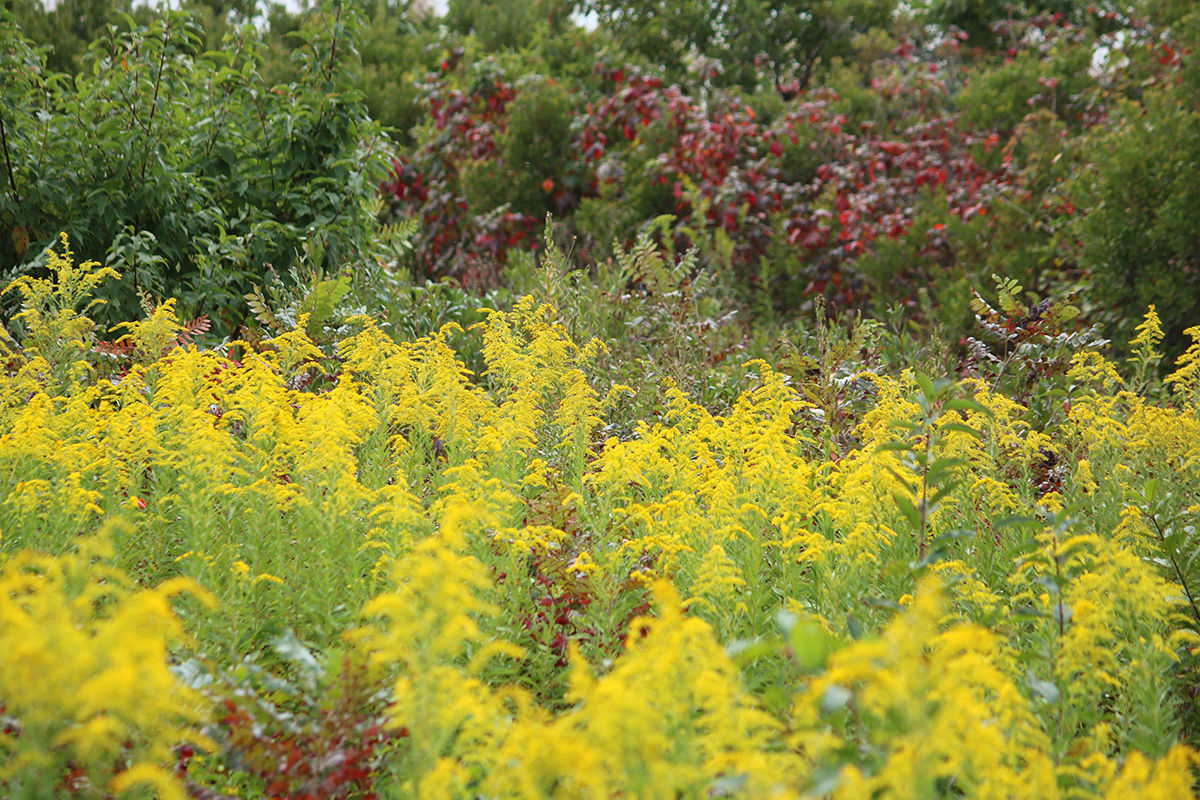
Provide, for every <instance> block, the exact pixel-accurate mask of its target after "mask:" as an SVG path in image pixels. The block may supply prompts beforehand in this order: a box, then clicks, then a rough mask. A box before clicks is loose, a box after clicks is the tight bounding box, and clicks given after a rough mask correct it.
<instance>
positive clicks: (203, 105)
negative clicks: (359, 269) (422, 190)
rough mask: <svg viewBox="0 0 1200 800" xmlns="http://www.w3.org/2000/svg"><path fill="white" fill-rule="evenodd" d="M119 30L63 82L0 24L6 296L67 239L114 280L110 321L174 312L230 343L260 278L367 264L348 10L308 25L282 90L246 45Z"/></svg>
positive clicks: (239, 38)
mask: <svg viewBox="0 0 1200 800" xmlns="http://www.w3.org/2000/svg"><path fill="white" fill-rule="evenodd" d="M128 22H129V23H130V27H131V30H130V31H129V32H127V33H121V32H114V33H113V34H112V35H110V36H109V37H108V38H107V39H102V40H100V41H97V42H95V43H94V44H93V45H92V48H91V51H90V53H89V56H88V58H89V60H90V64H91V69H90V70H88V71H85V72H84V73H82V74H81V75H79V76H78V78H77V79H76V80H75V81H73V82H72V81H69V80H67V79H66V78H65V77H63V76H60V75H55V74H52V73H50V72H49V71H48V70H47V69H46V68H45V65H44V62H43V60H42V55H41V54H40V53H39V52H37V51H36V50H35V49H34V47H33V45H32V44H31V43H30V42H29V41H27V40H26V39H25V38H24V37H23V35H22V33H21V31H20V29H19V28H18V27H17V25H16V23H15V21H14V20H13V18H12V17H11V16H9V15H7V14H5V15H3V16H2V17H0V28H2V30H0V36H2V42H3V46H2V47H3V49H2V50H0V78H2V85H0V125H2V126H3V132H4V138H5V151H4V169H3V171H2V172H3V178H0V234H2V237H3V238H2V239H0V278H2V279H3V282H7V281H9V280H11V279H12V278H13V277H15V276H16V275H18V274H20V273H22V272H27V271H29V270H30V269H36V268H37V265H38V263H39V262H38V258H37V257H38V254H39V253H41V252H42V250H43V248H44V247H45V246H47V245H48V244H50V243H51V242H53V241H54V240H55V239H56V238H57V236H58V234H59V233H60V232H61V231H66V232H67V233H68V234H69V235H70V238H71V242H72V243H73V245H74V247H75V248H76V250H77V251H78V252H79V253H80V255H81V256H83V257H84V258H99V259H102V260H105V261H106V262H107V264H108V265H109V266H112V267H116V268H117V269H118V270H119V271H120V272H122V274H123V278H122V280H121V281H120V282H114V284H113V285H112V288H111V289H109V290H108V291H107V292H106V293H105V296H104V298H103V299H104V300H106V301H107V311H106V312H105V315H104V316H105V321H112V320H117V319H127V318H134V317H136V316H138V315H139V313H138V312H139V304H140V302H141V297H142V296H143V295H149V296H150V297H151V298H152V299H153V298H154V297H164V296H177V297H178V298H179V299H180V303H181V306H182V307H183V308H189V307H190V308H193V309H195V308H199V306H201V305H202V306H203V310H204V311H206V312H209V313H210V314H212V315H213V318H214V322H215V323H216V330H217V332H218V333H229V332H231V331H232V330H234V329H235V328H236V327H237V326H238V324H239V323H240V322H242V321H243V320H244V319H245V317H246V308H245V302H244V298H243V295H244V294H245V293H246V292H247V291H249V290H250V288H251V286H252V285H253V284H254V283H257V282H261V281H262V279H263V275H264V274H266V273H267V271H268V269H269V268H270V267H273V268H274V270H275V272H276V273H277V274H280V275H287V274H288V273H289V269H290V268H291V267H292V266H293V265H296V264H298V263H301V262H307V263H306V264H305V266H306V268H307V269H309V271H314V272H315V271H322V270H327V269H331V268H333V267H336V266H340V265H344V264H346V263H348V262H351V261H353V260H356V259H361V257H362V255H363V252H364V250H365V247H366V245H367V242H368V240H369V236H370V234H371V231H372V229H373V226H374V219H373V217H372V215H371V213H370V210H369V207H368V205H367V204H366V202H365V201H367V200H369V199H370V198H371V197H372V196H373V195H374V193H375V190H376V186H377V185H378V180H379V179H381V178H382V176H383V175H384V174H385V169H386V164H387V161H386V147H385V146H386V139H385V138H384V136H383V135H382V133H381V132H380V130H379V128H378V126H377V125H376V124H375V123H373V122H372V121H371V120H370V118H369V117H368V115H367V113H366V107H365V104H364V103H363V101H362V99H361V95H360V93H359V92H357V91H356V89H355V88H354V86H355V78H356V70H357V56H356V52H355V37H356V35H357V32H358V29H359V25H358V24H357V20H356V18H355V16H354V15H353V14H352V13H349V12H346V13H343V11H342V9H341V5H340V4H337V5H330V6H327V7H322V8H318V9H315V10H314V11H312V12H310V13H309V14H308V15H307V17H306V19H305V23H304V25H303V26H302V28H301V30H300V31H298V32H297V34H296V40H297V48H296V50H295V52H294V58H295V59H296V63H297V78H296V80H295V81H294V82H292V83H289V84H286V85H279V86H275V87H269V86H267V85H265V83H264V81H263V80H262V78H261V76H260V74H259V71H258V70H259V64H260V61H261V59H262V55H263V44H262V41H261V38H260V34H259V32H258V31H257V30H255V29H254V28H253V27H250V26H244V27H238V28H230V30H229V31H228V32H227V34H226V36H225V39H224V41H223V42H222V46H221V49H220V50H218V51H214V52H201V44H200V43H201V41H202V37H201V32H200V30H199V28H198V27H197V25H196V24H195V22H194V18H193V17H191V16H190V15H188V14H186V13H181V12H167V13H163V14H161V15H159V16H157V17H155V18H154V19H152V20H151V21H150V22H149V23H148V24H147V25H144V26H137V25H134V24H133V20H128Z"/></svg>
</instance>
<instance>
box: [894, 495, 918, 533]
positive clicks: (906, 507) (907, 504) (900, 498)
mask: <svg viewBox="0 0 1200 800" xmlns="http://www.w3.org/2000/svg"><path fill="white" fill-rule="evenodd" d="M892 500H894V501H895V503H896V507H897V508H899V509H900V513H902V514H904V516H905V518H906V519H907V520H908V524H909V525H911V526H912V529H913V530H914V531H919V530H920V529H921V512H919V511H917V507H916V506H915V505H914V504H913V501H912V500H911V499H909V498H908V497H906V496H905V495H903V494H901V493H900V492H894V493H893V494H892Z"/></svg>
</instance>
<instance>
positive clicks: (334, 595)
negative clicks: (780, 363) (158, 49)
mask: <svg viewBox="0 0 1200 800" xmlns="http://www.w3.org/2000/svg"><path fill="white" fill-rule="evenodd" d="M50 266H51V271H50V272H51V274H50V277H49V278H32V277H26V278H21V279H19V280H18V281H17V282H16V283H14V284H13V285H12V286H10V287H9V289H8V291H9V292H12V293H15V294H17V295H18V296H19V297H20V300H21V309H22V310H21V313H20V314H19V315H18V320H17V322H19V323H20V325H21V329H22V330H23V331H24V333H23V335H22V336H21V337H20V340H16V339H14V338H8V339H7V343H6V344H5V359H6V361H5V366H4V369H3V370H2V371H0V537H2V538H0V565H2V566H0V587H2V589H0V703H2V704H3V705H2V707H0V722H2V730H0V790H2V793H3V795H4V796H5V797H11V798H14V799H16V798H47V797H70V798H73V797H79V798H92V797H149V796H157V797H163V798H181V797H193V798H208V799H213V798H223V797H271V798H334V797H421V798H443V797H444V798H451V797H453V798H500V797H514V798H516V797H519V798H549V797H562V798H569V797H570V798H574V797H581V798H582V797H588V798H601V797H626V798H632V797H641V798H670V797H679V798H693V797H694V798H707V797H753V798H759V797H835V798H858V797H862V798H932V797H1014V798H1015V797H1038V798H1059V797H1061V798H1083V797H1104V798H1182V797H1189V796H1191V795H1192V792H1193V785H1194V781H1195V775H1196V772H1195V767H1196V760H1197V759H1196V752H1195V750H1193V748H1192V746H1191V745H1190V744H1189V742H1193V741H1194V740H1195V736H1196V733H1197V722H1198V720H1197V715H1196V708H1195V697H1196V692H1197V683H1198V681H1197V675H1196V655H1195V650H1196V646H1197V644H1198V643H1200V637H1197V634H1196V630H1197V625H1198V624H1200V609H1198V608H1197V598H1196V592H1197V591H1200V567H1198V566H1197V564H1196V560H1197V545H1198V543H1200V537H1197V534H1196V530H1195V526H1196V520H1197V517H1198V515H1200V458H1198V456H1200V371H1198V370H1200V343H1193V345H1192V346H1191V348H1190V349H1189V350H1188V351H1187V352H1186V353H1185V355H1184V356H1183V357H1182V358H1181V359H1180V360H1179V361H1178V363H1177V364H1176V366H1175V369H1174V371H1173V372H1170V373H1169V374H1168V375H1167V377H1166V379H1165V385H1164V386H1161V387H1159V388H1158V390H1156V391H1155V392H1153V394H1154V395H1155V399H1154V400H1151V399H1148V397H1147V395H1148V394H1150V392H1149V391H1148V389H1147V387H1149V386H1150V385H1151V384H1154V385H1155V386H1157V385H1158V384H1157V382H1156V381H1154V380H1152V379H1151V378H1150V377H1149V375H1148V372H1149V367H1150V366H1152V365H1153V362H1154V361H1155V359H1156V358H1157V353H1156V352H1155V346H1156V344H1157V342H1158V339H1159V337H1160V336H1161V332H1160V330H1159V323H1158V321H1157V317H1156V316H1155V314H1154V313H1153V310H1151V312H1150V313H1149V314H1148V315H1147V316H1146V320H1145V321H1144V322H1143V324H1142V326H1141V328H1139V335H1138V338H1137V340H1136V342H1135V353H1136V355H1135V356H1134V358H1133V359H1132V360H1131V362H1130V363H1125V364H1114V363H1111V362H1110V361H1107V360H1105V359H1104V358H1103V357H1102V356H1100V355H1099V354H1097V353H1096V352H1095V350H1092V349H1087V348H1081V349H1079V350H1078V352H1075V353H1074V354H1073V355H1068V356H1067V357H1066V362H1065V363H1066V368H1065V370H1064V372H1063V374H1061V375H1059V376H1058V378H1057V382H1056V383H1055V386H1056V387H1057V388H1056V389H1055V391H1054V392H1052V393H1051V395H1050V396H1049V400H1048V401H1047V402H1048V403H1049V404H1048V405H1046V404H1044V403H1043V404H1042V406H1040V410H1035V409H1034V408H1033V405H1034V404H1033V403H1032V402H1030V403H1029V404H1028V405H1022V404H1020V403H1018V402H1016V401H1014V400H1013V399H1011V398H1010V397H1008V396H1006V395H1005V394H1002V393H1000V392H998V391H996V390H995V386H996V385H997V384H995V383H994V382H993V383H989V382H987V381H984V380H981V379H978V378H967V379H963V380H958V381H955V380H951V379H949V378H937V379H932V378H929V377H926V376H925V375H923V374H921V373H919V372H916V371H913V370H901V371H894V373H893V374H888V373H887V372H886V371H879V372H871V371H867V370H848V369H845V368H843V369H841V370H840V372H839V374H838V375H825V376H824V377H819V378H814V379H813V380H812V381H811V382H809V383H805V381H804V380H798V379H796V378H794V377H792V376H791V375H789V374H787V373H786V372H785V371H781V369H777V368H775V367H772V366H771V365H770V364H768V363H767V362H766V361H763V360H753V361H750V362H748V363H744V364H740V365H732V366H726V367H724V369H726V370H727V371H729V372H730V374H732V375H733V376H734V377H733V378H732V379H731V380H733V381H734V383H735V384H736V386H737V390H736V392H735V393H734V394H733V395H731V397H730V399H729V401H728V402H727V403H725V404H724V405H722V406H720V407H717V406H716V405H714V408H706V407H704V406H701V405H698V404H696V403H695V402H693V400H691V399H689V397H688V396H687V395H686V394H685V393H684V392H683V391H681V390H680V389H679V388H677V387H676V386H675V385H674V384H673V383H671V382H669V381H668V382H665V383H664V384H663V385H662V386H660V387H651V388H650V389H649V391H651V392H657V393H658V395H657V396H659V397H661V403H659V405H658V406H656V407H655V409H654V410H653V411H652V412H649V413H646V414H644V415H642V418H637V417H638V415H637V414H635V413H634V412H635V411H636V410H637V409H640V408H643V407H644V406H639V405H636V404H635V403H634V398H636V397H637V396H638V395H639V394H644V393H645V392H646V391H647V387H643V386H639V387H630V386H622V385H620V384H618V383H614V382H612V381H609V380H605V379H602V378H603V376H602V375H601V372H602V369H601V367H599V366H598V364H600V363H601V362H603V360H604V359H605V357H606V343H605V342H602V341H596V340H592V341H586V342H583V341H580V342H576V341H572V339H571V337H570V336H569V335H568V334H567V330H566V327H565V326H564V325H563V324H562V323H561V322H560V321H559V318H558V317H557V316H556V312H555V310H554V309H553V308H550V307H549V306H546V305H540V304H539V302H538V301H537V300H535V299H533V298H530V297H526V298H525V299H522V300H520V301H519V302H517V303H516V304H515V305H514V306H513V307H512V309H511V310H510V311H498V310H497V311H486V312H484V314H483V317H484V319H483V321H482V322H480V323H478V324H477V325H475V326H474V327H473V328H471V329H470V330H466V331H462V330H456V329H455V328H454V326H452V325H451V326H446V327H444V328H443V329H442V330H438V331H432V332H430V333H429V334H428V335H426V336H422V337H419V338H415V339H413V340H412V341H400V342H397V341H395V340H394V339H393V338H392V337H390V336H389V335H387V334H386V333H385V332H383V331H382V330H381V329H380V328H379V327H378V325H377V324H376V323H375V322H373V321H372V320H371V319H370V318H369V317H366V316H362V317H359V318H353V319H351V320H349V322H348V323H347V326H346V333H345V335H344V336H342V337H340V339H339V340H338V341H337V342H336V343H335V344H334V345H333V349H332V351H331V352H326V351H325V350H322V349H321V348H320V347H318V346H317V344H316V343H314V341H313V339H312V338H311V337H310V336H309V334H308V333H307V332H306V325H307V318H306V317H305V316H303V315H302V316H301V317H300V319H299V320H298V321H297V324H296V326H295V328H294V329H293V330H291V331H290V332H285V333H283V334H281V335H279V336H278V337H276V338H274V339H272V340H269V341H266V342H262V343H258V344H257V345H250V344H246V343H242V344H238V343H234V344H233V345H228V346H224V347H222V348H219V349H205V348H200V347H197V346H196V345H194V344H190V345H180V344H179V342H180V341H181V340H183V339H185V338H186V337H185V336H182V335H181V334H182V332H183V331H184V328H183V326H182V323H181V322H180V321H179V320H178V319H177V318H176V316H175V309H174V304H173V303H172V302H167V303H163V304H162V305H160V306H158V307H157V308H155V309H153V310H152V312H151V313H150V314H149V315H148V316H147V317H146V318H145V319H143V320H141V321H139V322H133V323H131V324H129V325H128V326H126V327H125V329H124V330H125V332H126V333H127V337H126V339H124V340H123V344H124V345H125V352H126V353H127V356H128V357H127V360H126V361H125V362H123V365H122V366H121V369H120V370H119V371H118V370H114V369H113V368H112V365H111V359H109V360H106V359H105V357H104V355H103V354H101V353H97V352H96V348H94V347H91V346H89V344H88V342H89V341H91V338H90V337H93V336H94V328H95V324H94V323H93V322H92V321H91V320H90V319H89V317H88V316H87V313H88V308H89V303H90V302H91V300H90V298H91V296H92V294H93V293H94V292H95V291H96V290H97V289H98V288H99V287H101V286H102V285H103V283H104V282H105V281H107V280H109V279H111V278H113V277H114V276H113V275H112V274H110V273H111V270H106V269H101V268H100V267H99V266H98V265H96V264H94V263H91V264H76V263H75V262H74V259H73V256H72V255H71V253H70V252H69V250H66V249H65V247H62V248H59V249H58V250H57V251H53V252H52V253H51V254H50ZM1008 302H1010V303H1011V302H1013V301H1012V298H1011V297H1010V298H1008ZM1190 334H1191V335H1192V337H1193V339H1196V338H1197V337H1200V329H1195V328H1193V329H1191V331H1190ZM828 335H831V334H829V333H828V332H827V336H828ZM452 341H462V342H470V343H471V345H470V346H471V347H473V348H475V349H476V350H477V351H478V352H479V353H481V358H482V363H483V364H484V365H485V369H483V370H481V371H480V374H473V373H472V372H471V371H470V370H468V369H467V368H466V366H465V365H464V360H463V358H462V357H461V356H460V354H459V352H457V351H456V349H455V347H453V346H452V345H451V342H452ZM852 344H853V347H856V348H857V347H861V346H863V344H862V342H854V343H852ZM830 352H831V348H826V350H825V353H826V355H827V356H828V355H829V353H830ZM830 357H831V356H830ZM843 367H845V365H843ZM1118 367H1119V368H1120V369H1118ZM1122 373H1124V374H1125V377H1124V378H1123V377H1122ZM825 378H830V379H836V380H833V382H832V383H830V382H828V381H826V382H825V383H826V385H836V386H838V387H840V388H839V394H838V397H839V398H840V399H838V400H837V401H836V403H834V404H833V406H836V407H832V406H831V405H830V404H829V403H827V402H825V401H823V400H822V395H821V393H820V391H819V384H821V383H822V381H825ZM1041 399H1042V400H1045V399H1046V398H1041ZM1039 402H1040V400H1039ZM714 409H715V410H714Z"/></svg>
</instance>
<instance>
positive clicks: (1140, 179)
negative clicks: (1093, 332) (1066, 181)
mask: <svg viewBox="0 0 1200 800" xmlns="http://www.w3.org/2000/svg"><path fill="white" fill-rule="evenodd" d="M1119 115H1120V116H1119V121H1118V122H1117V123H1116V124H1115V125H1114V126H1113V127H1112V128H1111V129H1109V130H1102V131H1099V132H1097V133H1096V134H1094V135H1093V136H1092V137H1091V141H1090V142H1089V150H1090V153H1091V156H1092V158H1093V159H1094V160H1095V161H1094V167H1093V168H1092V169H1091V170H1090V171H1088V172H1086V173H1084V174H1083V175H1082V176H1081V179H1080V180H1079V182H1078V183H1079V187H1078V188H1079V190H1080V192H1081V195H1082V198H1083V200H1084V201H1085V203H1086V208H1087V213H1086V214H1085V216H1083V217H1082V219H1081V220H1080V222H1079V224H1078V235H1079V240H1080V245H1081V251H1082V253H1081V257H1082V261H1083V265H1084V266H1085V267H1087V268H1090V269H1091V271H1092V276H1093V281H1094V293H1095V296H1096V299H1097V300H1099V301H1100V302H1101V303H1102V304H1103V306H1104V307H1105V308H1106V309H1107V313H1106V317H1107V321H1108V323H1109V330H1110V331H1111V332H1112V333H1113V334H1114V338H1115V339H1116V340H1117V341H1118V342H1121V341H1125V340H1128V338H1129V337H1130V335H1131V334H1132V328H1133V325H1134V324H1135V323H1136V322H1137V315H1136V314H1130V313H1129V310H1130V309H1131V308H1135V309H1140V308H1146V307H1147V306H1149V305H1150V304H1152V303H1153V304H1154V305H1155V306H1157V308H1158V312H1159V314H1160V315H1161V317H1162V319H1163V321H1164V325H1165V329H1166V331H1165V332H1166V335H1167V338H1166V341H1165V342H1164V345H1165V349H1166V351H1167V355H1168V357H1169V358H1173V357H1174V356H1175V355H1177V354H1178V353H1179V352H1180V351H1181V350H1182V342H1183V329H1184V328H1186V327H1188V326H1189V325H1192V324H1195V322H1196V309H1197V308H1200V183H1198V182H1197V180H1196V176H1197V175H1200V114H1198V113H1197V112H1196V111H1195V110H1194V109H1192V108H1189V107H1187V105H1185V102H1184V98H1182V97H1179V96H1177V95H1175V94H1173V93H1169V92H1155V93H1150V94H1148V95H1147V101H1146V104H1145V106H1137V105H1135V104H1133V103H1124V104H1122V105H1121V106H1120V108H1119Z"/></svg>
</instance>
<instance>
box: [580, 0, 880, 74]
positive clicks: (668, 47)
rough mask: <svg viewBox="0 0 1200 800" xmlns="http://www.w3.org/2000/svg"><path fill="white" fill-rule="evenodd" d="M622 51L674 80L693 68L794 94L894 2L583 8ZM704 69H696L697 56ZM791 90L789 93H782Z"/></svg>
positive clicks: (640, 0)
mask: <svg viewBox="0 0 1200 800" xmlns="http://www.w3.org/2000/svg"><path fill="white" fill-rule="evenodd" d="M583 5H584V7H585V8H586V9H587V10H589V11H592V12H594V13H596V14H597V15H598V16H599V17H600V18H601V19H604V20H605V21H606V23H607V26H606V27H607V28H608V29H609V30H610V31H611V33H612V35H613V36H614V38H616V40H617V41H618V42H619V43H620V44H621V46H622V47H624V48H626V49H627V50H629V51H631V52H633V53H636V54H638V55H640V56H642V57H643V58H645V59H647V60H648V61H649V62H650V63H653V64H657V65H660V66H661V67H662V68H663V69H664V70H665V71H666V73H667V75H668V76H670V77H671V78H673V79H676V80H679V79H682V78H683V77H684V76H685V75H686V74H687V72H688V70H689V68H692V67H695V69H696V70H697V71H698V72H699V73H700V77H701V79H702V80H703V81H708V80H711V81H712V82H713V83H714V84H716V85H718V86H741V87H744V88H747V89H753V88H755V87H756V86H760V85H764V84H765V85H770V86H775V87H777V88H780V89H781V91H790V92H793V93H794V92H795V91H798V90H800V89H803V88H804V87H806V86H808V84H809V82H810V80H811V79H812V77H813V74H814V70H815V69H816V67H817V65H818V64H820V63H821V62H822V61H823V60H824V61H828V59H829V58H831V57H832V56H834V55H838V54H841V53H845V52H848V51H849V50H850V43H851V41H852V39H853V36H854V34H856V33H859V32H862V31H866V30H868V29H869V28H871V27H873V26H877V25H882V24H886V21H887V20H888V19H889V18H890V17H891V15H892V12H893V10H894V8H895V3H894V2H893V0H804V2H794V1H790V2H789V1H788V0H720V1H719V2H703V1H702V0H636V1H635V2H625V0H585V2H584V3H583ZM697 55H699V56H702V57H703V60H704V63H701V64H697V63H695V62H696V56H697ZM792 82H795V88H789V87H791V86H792Z"/></svg>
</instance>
